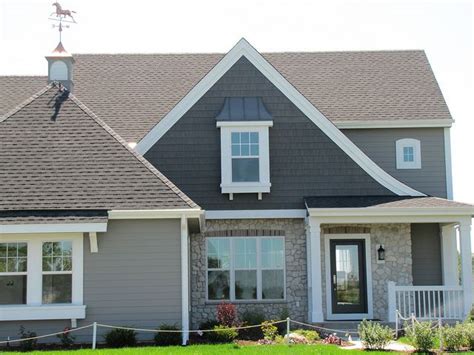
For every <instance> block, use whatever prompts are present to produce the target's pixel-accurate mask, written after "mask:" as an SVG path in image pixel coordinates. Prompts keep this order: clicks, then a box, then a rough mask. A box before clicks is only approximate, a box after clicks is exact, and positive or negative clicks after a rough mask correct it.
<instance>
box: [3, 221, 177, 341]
mask: <svg viewBox="0 0 474 355" xmlns="http://www.w3.org/2000/svg"><path fill="white" fill-rule="evenodd" d="M97 239H98V245H99V252H98V253H90V246H89V238H88V237H87V236H86V237H85V238H84V304H85V305H86V306H87V309H86V317H87V318H86V319H84V320H79V321H78V326H83V325H87V324H90V323H92V322H94V321H97V322H100V323H105V324H112V325H129V326H134V327H145V328H156V327H157V326H158V325H159V324H161V323H168V324H175V323H176V324H178V325H179V324H180V323H181V261H180V260H181V258H180V255H181V254H180V248H181V246H180V222H179V220H159V221H156V220H155V221H152V220H133V221H130V220H121V221H119V220H112V221H109V225H108V231H107V232H106V233H98V237H97ZM20 325H24V326H25V328H26V329H28V330H32V331H35V332H37V333H38V334H46V333H50V332H57V331H61V330H63V329H64V327H66V326H67V327H70V326H71V322H70V321H69V320H64V321H15V322H0V340H4V339H6V337H7V336H10V337H11V338H14V337H16V336H17V333H18V329H19V327H20ZM105 331H106V330H104V329H99V334H100V335H102V334H104V333H105ZM91 334H92V330H91V329H86V330H84V331H80V332H79V333H78V338H77V341H78V342H90V341H91ZM140 336H141V337H142V338H143V337H145V338H150V337H151V336H150V335H149V334H148V335H144V334H143V333H141V334H140ZM46 341H51V342H57V341H58V339H57V338H56V337H52V338H48V339H46ZM98 341H103V338H102V336H99V338H98Z"/></svg>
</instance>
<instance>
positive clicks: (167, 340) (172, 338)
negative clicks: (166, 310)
mask: <svg viewBox="0 0 474 355" xmlns="http://www.w3.org/2000/svg"><path fill="white" fill-rule="evenodd" d="M158 330H181V329H179V327H178V326H177V325H176V324H173V325H169V324H162V325H160V327H159V328H158ZM181 342H182V337H181V333H178V332H176V333H175V332H160V333H156V335H155V344H156V345H160V346H170V345H181Z"/></svg>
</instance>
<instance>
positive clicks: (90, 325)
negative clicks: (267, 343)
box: [0, 320, 287, 345]
mask: <svg viewBox="0 0 474 355" xmlns="http://www.w3.org/2000/svg"><path fill="white" fill-rule="evenodd" d="M285 322H287V320H280V321H274V322H269V323H265V324H257V325H248V326H242V327H233V328H226V330H242V329H251V328H260V327H262V325H267V324H268V325H275V324H280V323H285ZM91 327H93V328H94V332H93V340H92V342H93V344H94V343H96V339H97V336H96V334H97V327H102V328H110V329H123V330H132V331H136V332H149V333H183V330H171V329H147V328H132V327H121V326H115V325H109V324H101V323H96V322H94V323H91V324H88V325H85V326H82V327H79V328H73V329H68V330H63V331H61V332H56V333H50V334H44V335H38V336H35V337H29V338H18V339H13V340H4V341H0V345H2V344H11V343H19V342H22V341H30V340H38V339H43V338H48V337H52V336H55V335H61V334H68V333H72V332H77V331H79V330H83V329H87V328H91ZM219 331H222V329H191V330H186V331H185V332H186V333H198V334H202V333H210V332H219Z"/></svg>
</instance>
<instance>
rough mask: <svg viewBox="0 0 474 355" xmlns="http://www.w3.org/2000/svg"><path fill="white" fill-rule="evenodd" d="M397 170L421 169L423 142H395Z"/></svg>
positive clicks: (412, 140) (409, 139) (401, 140)
mask: <svg viewBox="0 0 474 355" xmlns="http://www.w3.org/2000/svg"><path fill="white" fill-rule="evenodd" d="M395 146H396V164H397V169H421V142H420V141H419V140H417V139H413V138H403V139H399V140H397V141H396V142H395Z"/></svg>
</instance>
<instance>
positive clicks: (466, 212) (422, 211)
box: [308, 207, 474, 217]
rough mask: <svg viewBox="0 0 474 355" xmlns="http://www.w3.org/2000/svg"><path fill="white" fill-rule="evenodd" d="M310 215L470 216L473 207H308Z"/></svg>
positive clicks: (473, 210) (472, 212)
mask: <svg viewBox="0 0 474 355" xmlns="http://www.w3.org/2000/svg"><path fill="white" fill-rule="evenodd" d="M308 213H309V215H310V216H311V217H358V216H363V217H371V216H387V217H395V216H464V217H466V216H472V215H474V208H472V207H456V208H442V207H432V208H416V207H407V208H403V207H380V208H377V207H366V208H308Z"/></svg>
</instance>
